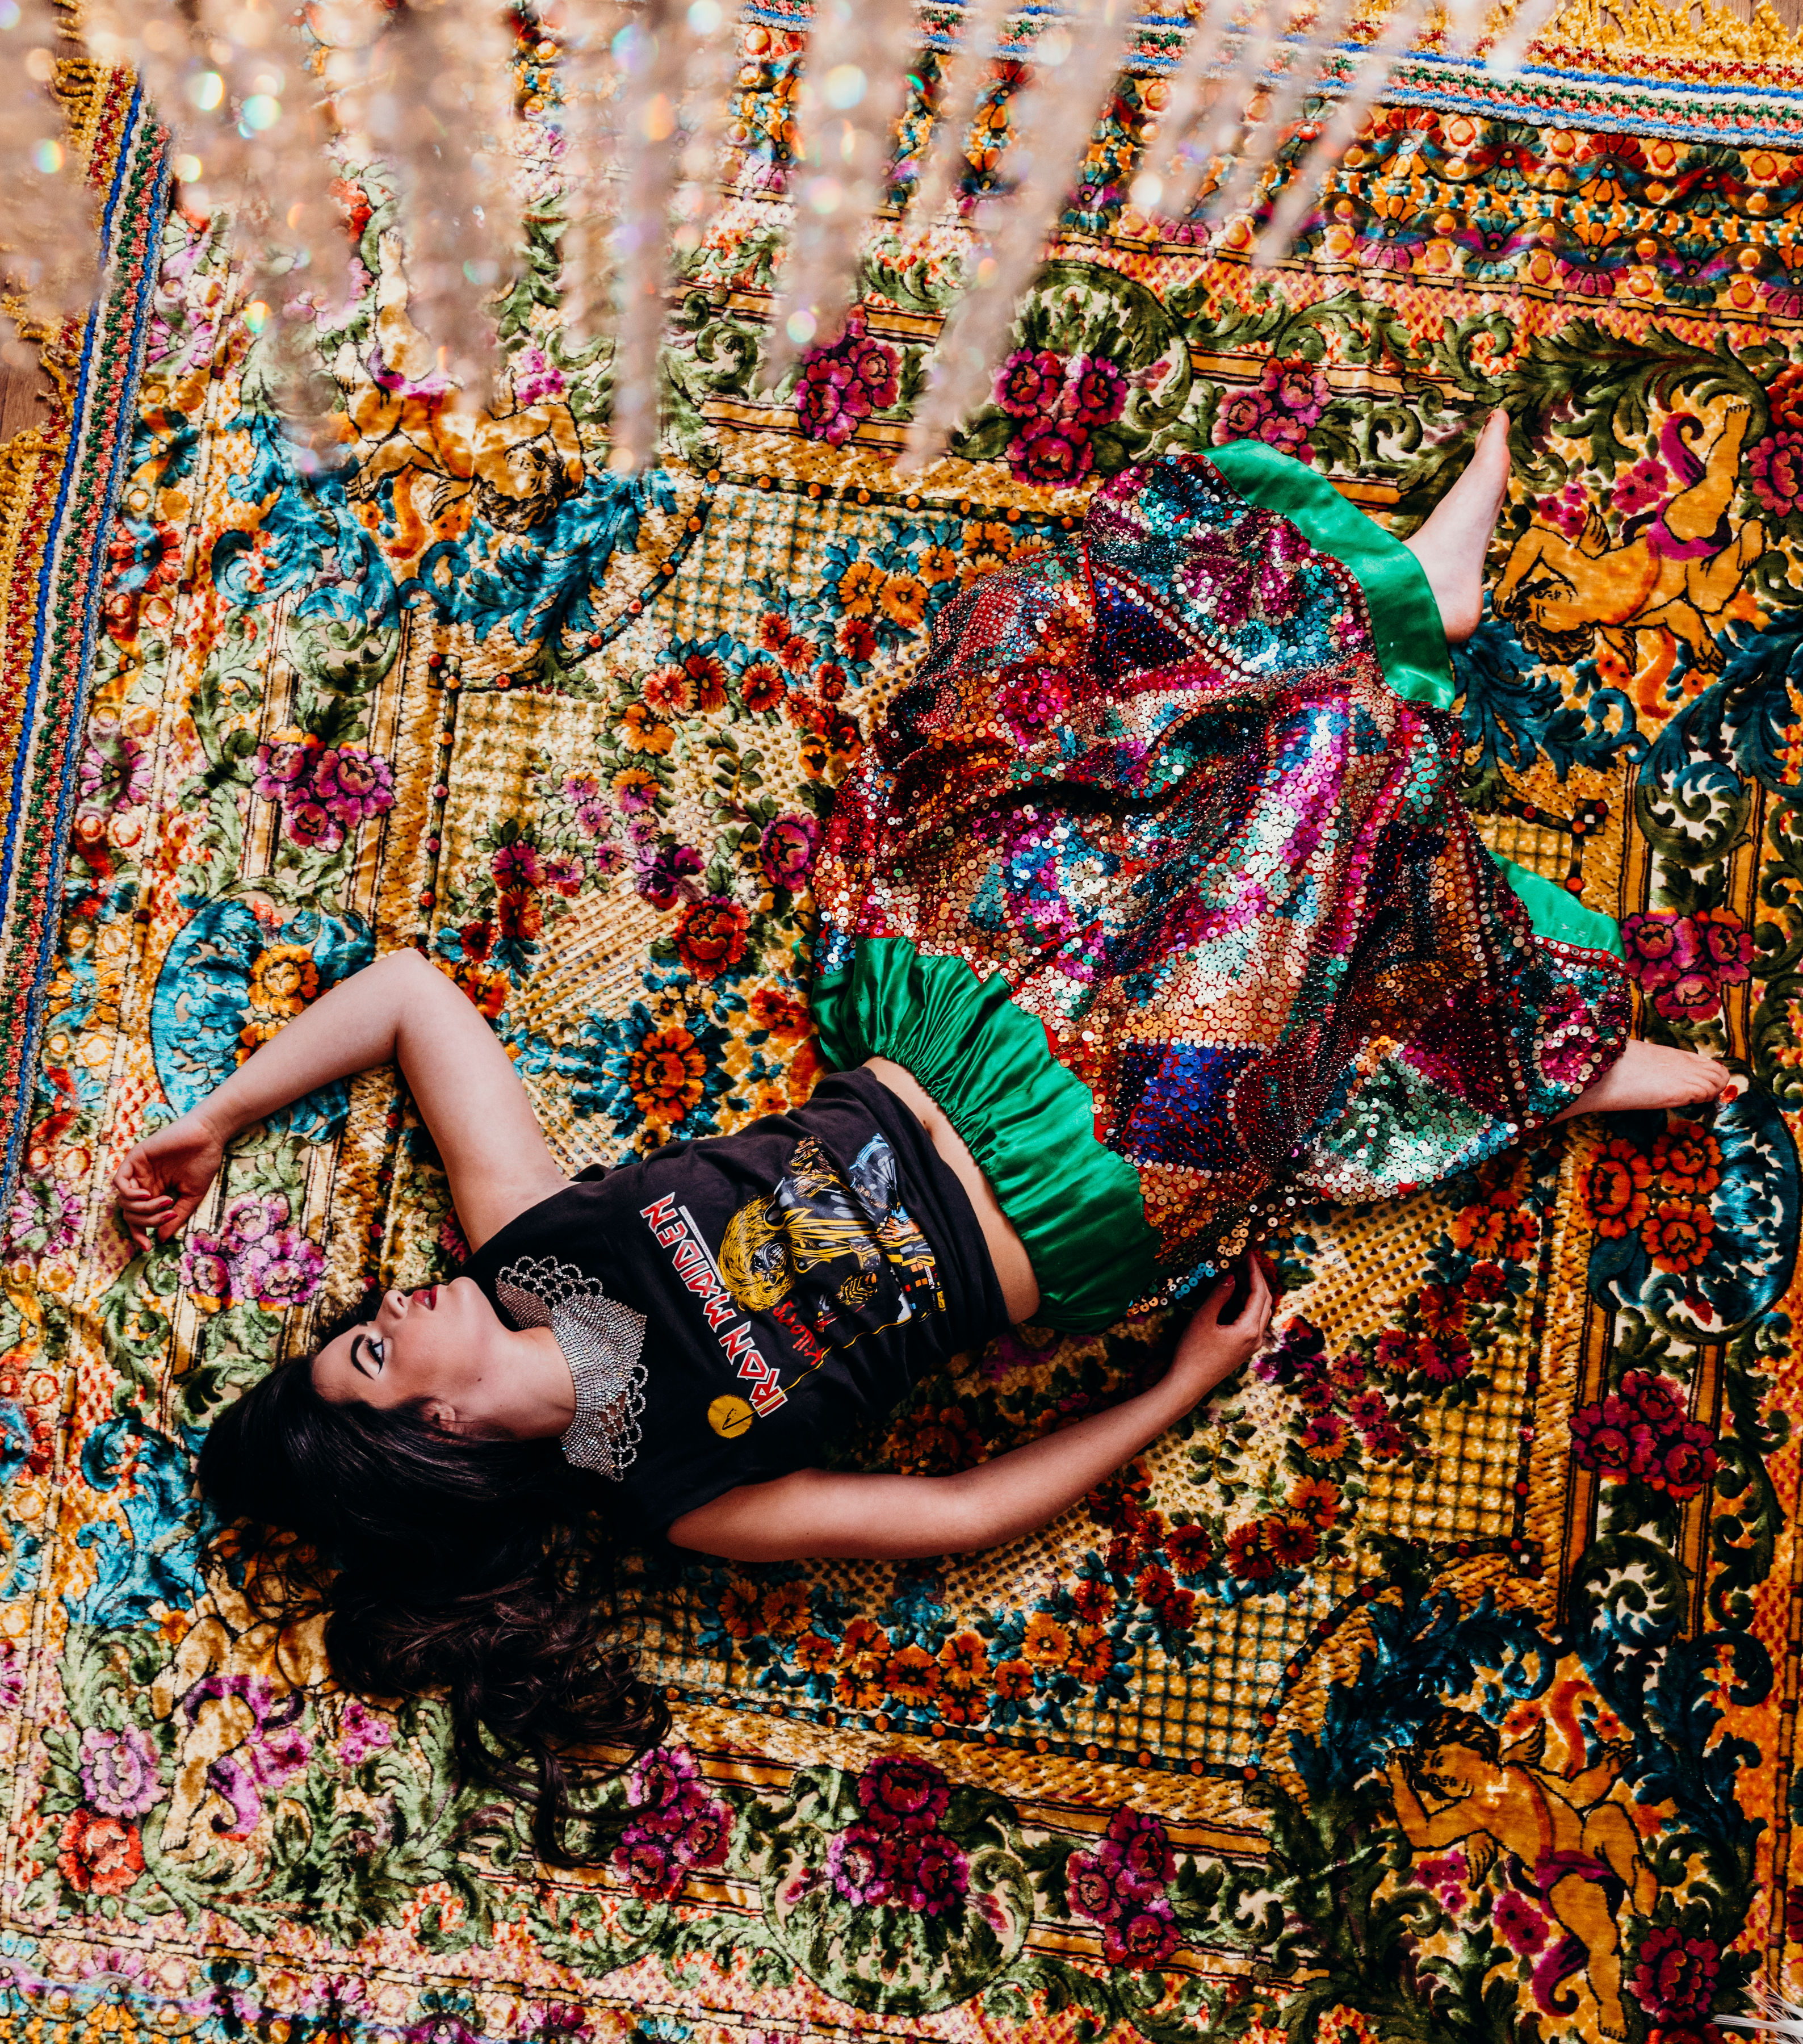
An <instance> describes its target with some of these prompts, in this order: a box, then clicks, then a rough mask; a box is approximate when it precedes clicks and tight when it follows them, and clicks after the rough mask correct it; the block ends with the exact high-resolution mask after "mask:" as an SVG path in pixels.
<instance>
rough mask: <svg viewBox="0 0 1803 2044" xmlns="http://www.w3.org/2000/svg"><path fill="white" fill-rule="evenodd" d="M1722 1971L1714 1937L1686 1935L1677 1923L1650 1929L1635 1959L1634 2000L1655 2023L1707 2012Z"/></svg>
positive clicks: (1680, 2020) (1678, 2019)
mask: <svg viewBox="0 0 1803 2044" xmlns="http://www.w3.org/2000/svg"><path fill="white" fill-rule="evenodd" d="M1720 1971H1721V1947H1720V1946H1718V1945H1717V1943H1716V1942H1715V1940H1714V1939H1713V1938H1687V1937H1686V1935H1685V1934H1684V1933H1683V1931H1681V1930H1679V1929H1678V1927H1676V1926H1675V1925H1667V1926H1665V1927H1662V1928H1660V1929H1657V1930H1651V1931H1648V1932H1647V1934H1646V1935H1645V1936H1644V1938H1642V1939H1641V1940H1640V1953H1639V1956H1638V1957H1637V1958H1636V1961H1635V1965H1634V1985H1633V1995H1634V1999H1635V2000H1636V2001H1637V2002H1639V2004H1640V2006H1641V2008H1644V2010H1645V2011H1646V2012H1647V2014H1648V2015H1650V2016H1651V2018H1652V2019H1653V2020H1654V2021H1655V2023H1657V2022H1673V2021H1677V2022H1682V2021H1683V2020H1684V2019H1686V2017H1690V2016H1700V2015H1706V2014H1707V2013H1708V2011H1709V2004H1710V2003H1711V2002H1712V2001H1713V2000H1714V1999H1715V1985H1716V1976H1717V1973H1720Z"/></svg>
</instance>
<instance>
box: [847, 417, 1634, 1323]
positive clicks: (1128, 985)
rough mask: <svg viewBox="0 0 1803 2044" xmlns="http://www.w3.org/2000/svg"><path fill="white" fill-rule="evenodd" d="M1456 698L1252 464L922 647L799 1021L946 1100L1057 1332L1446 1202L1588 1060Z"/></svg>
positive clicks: (975, 603) (1045, 557) (1338, 535)
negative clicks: (1452, 709)
mask: <svg viewBox="0 0 1803 2044" xmlns="http://www.w3.org/2000/svg"><path fill="white" fill-rule="evenodd" d="M1229 477H1231V480H1229ZM1236 484H1237V487H1235V486H1234V485H1236ZM1253 498H1261V499H1263V500H1264V501H1263V502H1259V501H1251V500H1252V499H1253ZM1272 505H1276V506H1277V507H1279V508H1276V509H1274V508H1271V507H1272ZM1286 510H1287V511H1289V512H1290V513H1292V515H1291V516H1287V517H1286V516H1284V515H1283V512H1284V511H1286ZM1305 528H1306V530H1305ZM1374 617H1375V620H1376V622H1375V624H1374ZM1451 699H1452V686H1451V682H1450V679H1449V678H1448V674H1447V659H1446V649H1445V642H1444V637H1443V636H1441V635H1440V625H1439V621H1438V613H1437V609H1435V606H1434V603H1433V596H1432V594H1431V591H1430V590H1429V588H1428V586H1427V582H1426V578H1425V576H1424V575H1423V574H1422V573H1421V569H1420V567H1419V566H1418V565H1417V563H1416V562H1415V560H1414V556H1413V555H1411V554H1410V553H1409V552H1408V551H1407V550H1406V548H1402V546H1400V545H1398V544H1397V542H1395V541H1394V540H1391V539H1390V538H1389V537H1388V536H1387V535H1386V534H1384V533H1383V532H1381V530H1380V529H1379V528H1378V527H1377V526H1376V525H1375V524H1372V523H1371V521H1369V520H1367V519H1365V518H1364V517H1362V516H1361V515H1360V513H1357V512H1356V510H1354V509H1352V507H1351V506H1349V505H1346V504H1345V502H1344V500H1342V499H1341V498H1339V497H1338V495H1337V493H1336V492H1334V491H1333V489H1332V487H1331V486H1330V485H1329V484H1327V483H1326V482H1325V481H1323V480H1322V479H1321V478H1318V477H1316V476H1314V474H1313V473H1312V471H1310V470H1308V469H1306V467H1303V466H1302V464H1301V463H1295V462H1293V461H1290V460H1288V459H1287V458H1285V457H1283V456H1279V455H1276V454H1275V453H1273V452H1272V451H1269V450H1267V449H1265V448H1262V447H1261V446H1260V447H1256V451H1253V450H1252V449H1247V450H1245V451H1242V450H1241V449H1240V448H1228V449H1222V450H1220V451H1219V452H1218V457H1217V459H1214V460H1209V459H1203V457H1201V456H1200V455H1179V456H1172V457H1168V458H1166V459H1163V460H1161V461H1158V462H1155V463H1149V464H1147V465H1145V466H1144V467H1139V468H1136V469H1134V470H1131V471H1128V472H1127V473H1126V474H1123V475H1122V476H1120V477H1118V478H1116V479H1115V480H1114V482H1111V484H1109V485H1108V486H1107V487H1106V488H1105V489H1104V490H1102V491H1100V492H1099V494H1097V496H1096V497H1095V499H1094V500H1093V501H1092V503H1091V508H1090V511H1089V514H1088V518H1087V520H1086V521H1085V524H1084V528H1083V530H1082V532H1081V533H1080V536H1077V537H1076V540H1074V542H1073V543H1072V544H1070V545H1069V546H1068V548H1064V549H1060V548H1048V549H1047V551H1045V553H1043V554H1042V555H1038V556H1037V557H1034V558H1033V559H1029V560H1027V561H1026V562H1025V563H1021V564H1017V566H1016V567H1014V568H1013V569H1011V571H1008V572H1007V573H1006V574H997V575H995V576H992V577H991V578H988V579H986V580H984V581H983V582H979V583H977V584H976V585H975V586H973V587H972V589H970V590H968V591H967V592H966V593H965V594H964V595H963V596H962V597H961V598H960V599H959V600H958V601H957V602H956V603H955V604H953V605H951V606H950V607H949V609H947V610H946V612H945V613H943V615H942V618H941V620H940V621H939V624H938V627H937V628H936V629H935V631H934V636H933V640H932V644H931V646H930V650H929V651H928V654H927V657H926V660H925V662H924V663H923V666H922V667H921V669H920V671H919V674H918V675H917V676H916V677H915V679H914V681H913V682H911V684H910V685H909V686H907V688H905V689H904V690H903V691H902V692H901V693H900V695H899V696H898V697H896V701H894V703H893V704H892V706H891V709H890V711H889V714H888V718H887V720H886V721H885V723H884V726H883V727H882V728H881V729H880V732H878V733H877V737H876V740H875V742H874V743H873V746H872V747H871V748H870V750H869V754H868V755H867V756H866V759H865V763H863V764H862V766H861V767H860V769H859V770H858V771H857V773H855V774H854V775H853V776H852V777H851V778H849V779H848V780H847V781H846V783H845V785H844V786H843V787H842V789H841V790H840V792H839V797H838V804H837V807H836V809H835V812H834V817H833V820H832V822H831V827H830V829H829V831H828V833H827V840H826V845H825V848H824V853H823V858H822V859H821V862H820V863H819V867H818V869H817V872H816V875H815V893H816V899H817V901H818V903H819V910H820V924H819V935H818V937H817V939H816V944H815V961H814V962H815V990H814V997H813V998H814V1008H815V1014H816V1016H817V1018H818V1020H819V1026H820V1032H821V1037H822V1042H823V1047H824V1048H825V1050H826V1051H827V1055H829V1056H830V1057H831V1058H833V1060H834V1062H837V1063H839V1064H841V1065H845V1064H850V1063H854V1062H858V1061H859V1060H861V1058H865V1057H869V1056H877V1055H880V1056H884V1057H888V1058H893V1059H894V1060H895V1061H896V1062H897V1063H899V1064H901V1065H903V1066H906V1067H907V1069H908V1070H911V1072H913V1074H915V1077H916V1078H918V1079H919V1081H920V1082H921V1084H922V1085H924V1086H925V1087H926V1089H927V1090H928V1091H929V1092H930V1093H932V1094H933V1095H934V1097H935V1098H936V1099H937V1100H938V1101H939V1102H940V1104H941V1105H942V1107H943V1108H945V1110H946V1112H947V1114H948V1116H949V1117H950V1119H951V1120H952V1122H953V1126H954V1127H956V1128H957V1129H958V1130H959V1132H960V1133H961V1135H963V1136H964V1138H965V1141H966V1142H967V1143H969V1145H970V1147H971V1149H972V1151H973V1153H974V1154H975V1155H976V1158H977V1161H978V1162H979V1163H980V1165H981V1166H983V1168H984V1171H985V1172H986V1173H987V1174H988V1176H989V1178H990V1179H991V1181H992V1183H993V1184H994V1185H995V1189H996V1193H997V1195H998V1197H999V1199H1000V1201H1001V1204H1002V1206H1003V1211H1004V1212H1007V1215H1008V1216H1009V1217H1010V1219H1011V1220H1012V1221H1013V1223H1014V1224H1015V1227H1016V1228H1017V1229H1018V1230H1019V1232H1020V1234H1021V1235H1022V1239H1023V1241H1024V1242H1025V1243H1026V1247H1027V1250H1028V1252H1029V1254H1030V1256H1031V1257H1032V1259H1033V1263H1034V1270H1035V1271H1036V1273H1037V1274H1038V1276H1039V1278H1040V1283H1041V1288H1042V1294H1043V1300H1044V1303H1043V1304H1042V1309H1041V1314H1040V1317H1042V1318H1043V1319H1044V1320H1045V1321H1046V1322H1047V1323H1048V1324H1050V1325H1053V1326H1056V1327H1065V1328H1068V1329H1072V1330H1073V1331H1081V1330H1088V1329H1095V1328H1099V1327H1106V1326H1107V1325H1109V1324H1111V1323H1112V1322H1113V1321H1114V1320H1117V1319H1118V1318H1120V1317H1121V1316H1122V1314H1123V1313H1124V1312H1126V1311H1127V1310H1129V1309H1130V1308H1131V1307H1132V1306H1133V1305H1134V1304H1135V1303H1136V1302H1138V1301H1149V1300H1151V1299H1153V1298H1155V1297H1173V1296H1176V1294H1177V1293H1181V1292H1182V1291H1183V1290H1186V1289H1189V1287H1190V1286H1191V1285H1193V1284H1195V1283H1197V1282H1199V1281H1201V1280H1202V1279H1203V1278H1204V1277H1208V1276H1210V1275H1211V1274H1213V1273H1214V1271H1216V1270H1218V1269H1219V1268H1220V1267H1221V1266H1222V1264H1223V1263H1224V1262H1226V1261H1227V1260H1228V1259H1229V1258H1231V1257H1232V1256H1233V1254H1236V1253H1237V1251H1238V1250H1239V1249H1240V1248H1241V1247H1242V1246H1243V1245H1244V1243H1245V1241H1246V1240H1247V1239H1248V1236H1249V1234H1256V1233H1258V1232H1261V1231H1263V1230H1264V1229H1265V1228H1268V1227H1269V1226H1270V1225H1271V1224H1272V1220H1273V1219H1274V1217H1276V1216H1281V1214H1282V1213H1283V1210H1284V1209H1285V1208H1286V1207H1291V1206H1294V1205H1295V1203H1296V1202H1297V1201H1299V1200H1301V1201H1314V1200H1317V1199H1321V1198H1328V1199H1333V1200H1368V1199H1372V1198H1375V1197H1382V1196H1384V1195H1387V1194H1391V1193H1404V1192H1408V1191H1410V1190H1412V1189H1414V1187H1416V1186H1417V1185H1421V1184H1424V1183H1425V1182H1427V1181H1430V1180H1432V1179H1435V1178H1440V1177H1443V1176H1445V1175H1446V1174H1448V1173H1451V1172H1454V1171H1457V1170H1463V1169H1466V1168H1467V1167H1469V1166H1471V1165H1473V1164H1475V1163H1476V1162H1479V1160H1480V1159H1482V1158H1485V1157H1487V1156H1489V1155H1492V1154H1493V1153H1494V1152H1495V1151H1498V1150H1501V1149H1503V1148H1505V1147H1507V1146H1508V1145H1509V1144H1510V1143H1513V1142H1514V1141H1516V1140H1517V1139H1518V1138H1519V1137H1520V1136H1521V1135H1522V1134H1523V1133H1524V1132H1525V1131H1527V1130H1529V1129H1530V1128H1534V1127H1536V1126H1537V1125H1539V1124H1542V1123H1544V1122H1545V1121H1548V1120H1550V1119H1551V1118H1552V1116H1554V1115H1556V1114H1557V1113H1558V1112H1559V1110H1560V1109H1561V1108H1564V1107H1566V1106H1567V1105H1569V1104H1570V1103H1571V1101H1572V1100H1573V1099H1574V1098H1575V1097H1576V1096H1577V1095H1578V1094H1579V1093H1580V1092H1582V1089H1584V1088H1585V1087H1586V1085H1590V1083H1591V1082H1592V1081H1593V1080H1594V1079H1595V1078H1597V1077H1598V1075H1599V1074H1601V1073H1602V1071H1603V1070H1605V1069H1606V1068H1607V1067H1608V1066H1609V1064H1610V1063H1612V1062H1613V1060H1614V1059H1615V1058H1616V1057H1617V1055H1619V1054H1620V1051H1621V1046H1622V1043H1623V1042H1624V1040H1625V1035H1626V1032H1627V1027H1628V1016H1629V1009H1628V996H1627V982H1626V981H1625V977H1624V975H1623V974H1622V972H1621V968H1620V966H1619V965H1618V964H1617V962H1616V959H1615V958H1613V957H1612V956H1611V955H1610V954H1611V952H1612V951H1617V950H1618V948H1619V940H1618V939H1617V937H1616V935H1615V932H1614V928H1613V924H1611V923H1610V922H1609V920H1608V919H1607V918H1605V917H1602V916H1596V915H1594V914H1592V913H1590V912H1588V911H1586V910H1584V909H1582V908H1581V907H1579V906H1578V905H1576V904H1575V903H1570V902H1569V901H1568V897H1563V896H1562V895H1559V894H1558V893H1557V891H1556V889H1552V888H1551V887H1550V886H1546V884H1545V883H1544V882H1542V883H1539V886H1540V893H1539V894H1538V895H1536V889H1535V886H1534V885H1533V881H1532V876H1526V877H1525V878H1524V879H1523V882H1522V886H1521V888H1520V889H1517V887H1516V886H1513V885H1512V884H1511V879H1510V875H1509V874H1507V873H1506V872H1505V870H1503V869H1502V867H1501V866H1499V865H1498V862H1497V861H1496V860H1494V859H1493V858H1492V857H1491V856H1490V854H1489V853H1488V852H1487V850H1486V848H1485V847H1484V846H1483V843H1482V841H1481V840H1479V837H1478V836H1477V835H1476V832H1475V830H1474V829H1473V828H1472V825H1471V821H1470V820H1469V818H1468V817H1467V815H1466V813H1465V811H1464V809H1463V807H1462V806H1461V805H1460V801H1459V799H1458V777H1459V759H1460V738H1459V733H1458V728H1457V725H1456V722H1455V721H1454V720H1453V719H1452V717H1450V716H1449V715H1448V713H1447V707H1446V705H1449V704H1450V701H1451ZM1523 893H1526V894H1527V895H1528V896H1529V898H1530V901H1531V902H1532V905H1533V914H1530V909H1529V906H1527V905H1524V901H1523V899H1522V898H1521V897H1522V894H1523ZM1536 921H1537V922H1538V923H1539V924H1540V925H1541V927H1540V928H1536Z"/></svg>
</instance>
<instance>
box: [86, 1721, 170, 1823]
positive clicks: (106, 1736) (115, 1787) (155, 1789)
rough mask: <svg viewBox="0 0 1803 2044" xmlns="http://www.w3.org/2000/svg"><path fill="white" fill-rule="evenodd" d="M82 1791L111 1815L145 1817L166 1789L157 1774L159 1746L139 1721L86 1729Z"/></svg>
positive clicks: (92, 1806) (89, 1800)
mask: <svg viewBox="0 0 1803 2044" xmlns="http://www.w3.org/2000/svg"><path fill="white" fill-rule="evenodd" d="M81 1770H82V1794H83V1795H84V1796H86V1798H87V1800H88V1803H89V1804H90V1807H91V1808H94V1809H96V1810H98V1811H99V1812H101V1813H102V1815H105V1816H109V1817H141V1816H142V1815H144V1812H146V1811H147V1810H148V1809H149V1808H151V1806H152V1804H154V1803H155V1802H156V1800H158V1798H159V1796H162V1795H163V1785H162V1784H161V1782H159V1781H158V1780H157V1778H156V1748H155V1746H153V1745H152V1743H151V1742H150V1740H149V1739H148V1738H147V1737H146V1736H145V1735H144V1733H143V1732H141V1731H139V1729H138V1727H136V1725H128V1726H127V1727H125V1730H124V1731H102V1729H101V1728H100V1727H98V1725H89V1726H88V1727H86V1729H85V1730H84V1731H82V1744H81Z"/></svg>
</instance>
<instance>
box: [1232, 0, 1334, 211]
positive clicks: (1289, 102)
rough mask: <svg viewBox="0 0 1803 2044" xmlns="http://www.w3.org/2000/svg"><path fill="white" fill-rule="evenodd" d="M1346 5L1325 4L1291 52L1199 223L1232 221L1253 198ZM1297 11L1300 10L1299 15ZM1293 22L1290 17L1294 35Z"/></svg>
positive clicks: (1317, 73) (1317, 74)
mask: <svg viewBox="0 0 1803 2044" xmlns="http://www.w3.org/2000/svg"><path fill="white" fill-rule="evenodd" d="M1301 11H1302V10H1300V9H1299V10H1298V15H1299V14H1300V13H1301ZM1347 11H1348V0H1325V5H1323V6H1322V8H1321V10H1320V12H1319V13H1318V14H1317V16H1316V17H1315V20H1314V25H1313V27H1312V28H1311V29H1310V30H1309V31H1308V33H1306V35H1305V37H1303V39H1302V43H1301V44H1300V46H1299V47H1298V48H1293V49H1292V50H1291V52H1290V63H1289V67H1288V68H1287V70H1286V71H1284V72H1283V75H1281V76H1280V77H1279V79H1278V80H1277V81H1276V83H1275V84H1274V85H1273V86H1272V87H1271V95H1270V102H1269V104H1268V106H1267V107H1266V109H1265V111H1264V117H1263V118H1262V119H1261V120H1260V121H1259V122H1258V124H1257V125H1256V126H1255V127H1254V128H1253V129H1252V131H1251V133H1249V135H1248V136H1247V137H1246V140H1245V144H1244V146H1243V147H1242V148H1241V151H1240V153H1239V155H1238V156H1237V158H1236V159H1235V161H1234V163H1233V169H1232V170H1231V171H1230V172H1229V175H1227V176H1226V178H1225V179H1223V180H1222V183H1220V184H1219V185H1218V186H1216V188H1215V190H1214V193H1213V194H1212V195H1211V196H1210V199H1209V202H1208V206H1207V208H1206V210H1205V212H1204V213H1203V219H1204V221H1206V222H1207V223H1208V224H1209V225H1214V223H1215V222H1217V221H1224V220H1230V219H1232V217H1233V215H1234V214H1235V213H1238V212H1240V211H1241V209H1243V208H1244V207H1245V205H1246V202H1247V201H1248V200H1249V198H1251V197H1252V195H1253V191H1254V190H1255V189H1256V186H1257V183H1258V181H1259V179H1260V177H1261V176H1262V175H1264V171H1265V170H1266V168H1267V167H1268V165H1269V163H1270V162H1271V159H1272V157H1273V156H1276V153H1277V152H1278V150H1279V148H1281V147H1282V145H1283V140H1284V138H1285V136H1287V134H1288V133H1289V132H1290V129H1291V124H1292V123H1293V122H1294V121H1295V117H1296V116H1297V114H1298V113H1299V112H1300V111H1301V109H1302V102H1303V100H1304V99H1305V98H1306V97H1307V96H1308V94H1309V92H1310V89H1311V88H1312V87H1313V86H1314V85H1315V84H1316V83H1318V80H1319V79H1320V77H1321V67H1322V59H1323V58H1324V57H1325V56H1326V55H1327V53H1328V52H1329V51H1330V50H1331V49H1332V48H1333V45H1334V44H1336V43H1337V41H1338V40H1339V38H1340V31H1341V28H1342V27H1343V26H1344V25H1345V19H1346V14H1347ZM1296 20H1297V16H1296V15H1293V16H1291V28H1292V29H1294V28H1295V25H1296Z"/></svg>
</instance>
